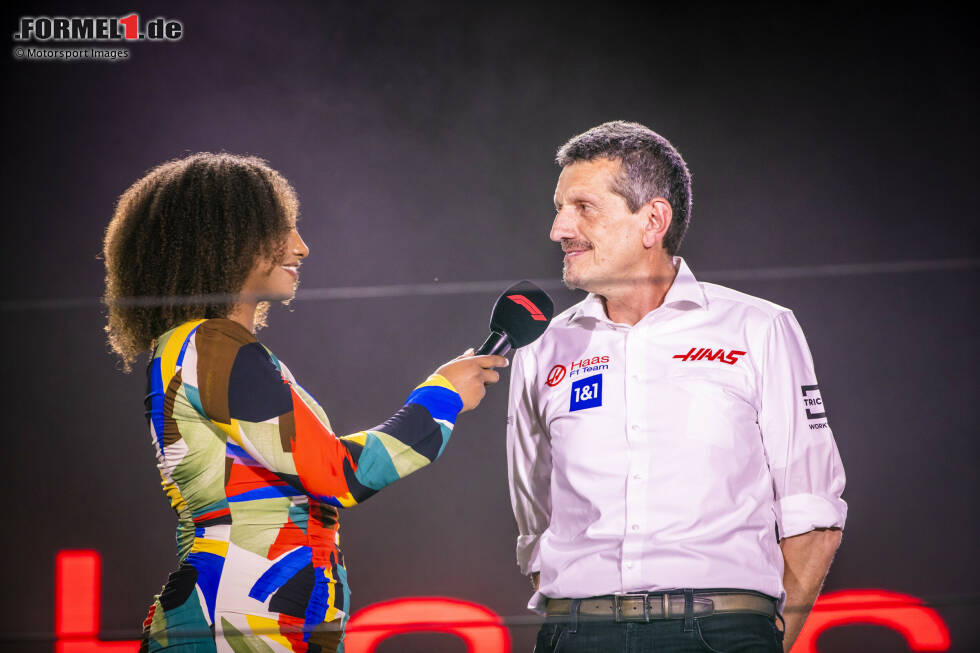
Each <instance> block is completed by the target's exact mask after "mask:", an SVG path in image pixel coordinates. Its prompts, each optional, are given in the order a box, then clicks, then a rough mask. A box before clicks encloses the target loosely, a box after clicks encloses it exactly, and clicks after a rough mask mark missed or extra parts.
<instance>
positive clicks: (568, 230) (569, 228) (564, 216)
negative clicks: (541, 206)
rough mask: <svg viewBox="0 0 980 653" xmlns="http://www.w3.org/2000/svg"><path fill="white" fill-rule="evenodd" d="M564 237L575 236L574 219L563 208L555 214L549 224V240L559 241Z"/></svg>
mask: <svg viewBox="0 0 980 653" xmlns="http://www.w3.org/2000/svg"><path fill="white" fill-rule="evenodd" d="M565 238H575V221H574V220H573V219H572V217H571V216H570V215H568V212H567V211H565V210H564V209H563V210H561V211H558V213H556V214H555V221H554V223H552V225H551V240H553V241H555V242H556V243H560V242H561V241H562V240H563V239H565Z"/></svg>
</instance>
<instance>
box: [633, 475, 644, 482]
mask: <svg viewBox="0 0 980 653" xmlns="http://www.w3.org/2000/svg"><path fill="white" fill-rule="evenodd" d="M641 478H643V477H642V476H641V475H639V474H633V480H635V481H638V480H640V479H641Z"/></svg>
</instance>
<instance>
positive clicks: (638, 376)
mask: <svg viewBox="0 0 980 653" xmlns="http://www.w3.org/2000/svg"><path fill="white" fill-rule="evenodd" d="M630 378H631V379H633V380H634V381H639V380H640V375H639V374H634V375H633V376H631V377H630Z"/></svg>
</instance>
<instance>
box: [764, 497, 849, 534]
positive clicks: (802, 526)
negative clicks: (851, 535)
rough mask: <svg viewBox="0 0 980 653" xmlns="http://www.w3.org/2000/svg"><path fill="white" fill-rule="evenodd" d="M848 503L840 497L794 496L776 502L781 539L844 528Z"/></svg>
mask: <svg viewBox="0 0 980 653" xmlns="http://www.w3.org/2000/svg"><path fill="white" fill-rule="evenodd" d="M846 520H847V503H845V502H844V500H843V499H840V498H838V497H833V498H827V497H822V496H819V495H816V494H794V495H792V496H788V497H784V498H782V499H780V500H779V501H777V502H776V523H777V524H778V525H779V537H780V538H785V537H793V536H794V535H800V534H802V533H809V532H810V531H812V530H813V529H815V528H844V522H845V521H846Z"/></svg>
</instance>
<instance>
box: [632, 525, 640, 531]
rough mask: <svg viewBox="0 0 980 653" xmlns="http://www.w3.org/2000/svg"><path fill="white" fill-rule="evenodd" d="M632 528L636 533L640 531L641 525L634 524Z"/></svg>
mask: <svg viewBox="0 0 980 653" xmlns="http://www.w3.org/2000/svg"><path fill="white" fill-rule="evenodd" d="M630 528H632V529H633V530H634V531H638V530H640V525H639V524H633V525H632V526H631V527H630Z"/></svg>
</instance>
